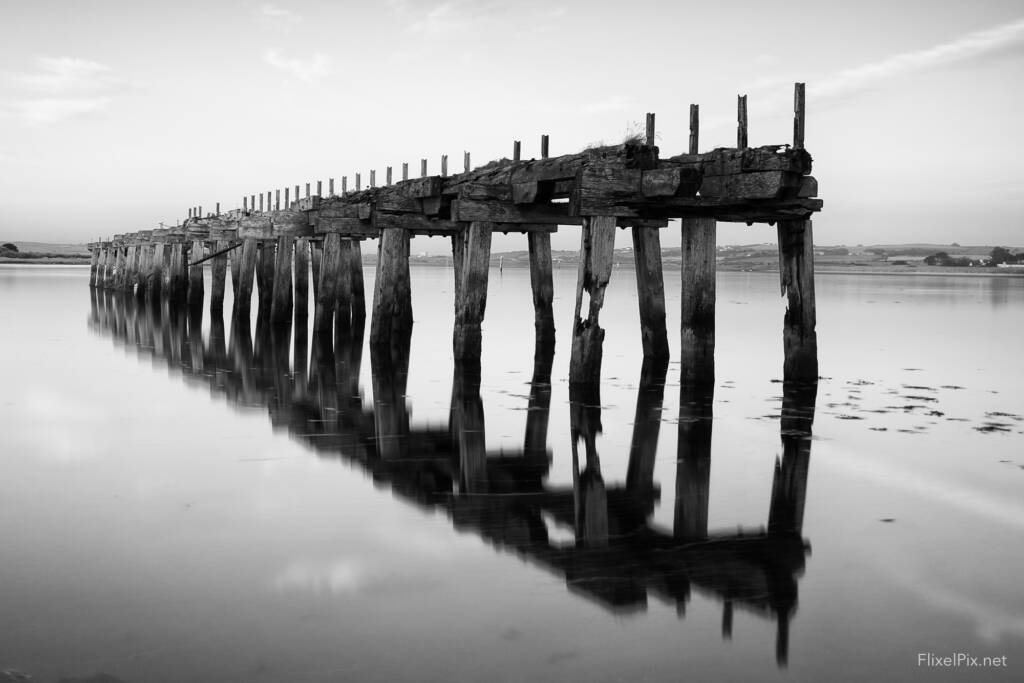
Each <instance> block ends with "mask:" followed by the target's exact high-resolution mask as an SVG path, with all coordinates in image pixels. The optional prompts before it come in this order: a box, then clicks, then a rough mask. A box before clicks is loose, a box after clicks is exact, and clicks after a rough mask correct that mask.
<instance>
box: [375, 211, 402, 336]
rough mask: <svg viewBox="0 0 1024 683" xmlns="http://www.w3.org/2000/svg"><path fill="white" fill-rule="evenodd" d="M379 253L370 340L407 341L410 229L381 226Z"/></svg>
mask: <svg viewBox="0 0 1024 683" xmlns="http://www.w3.org/2000/svg"><path fill="white" fill-rule="evenodd" d="M378 254H379V255H378V258H377V279H376V283H375V286H374V292H373V318H372V319H371V320H370V344H371V345H375V346H379V345H391V346H393V347H394V346H396V345H404V344H405V343H406V342H407V341H408V339H409V335H410V334H411V332H412V291H411V289H410V284H409V233H408V232H406V231H405V230H402V229H401V228H385V229H384V230H382V231H381V236H380V244H379V247H378Z"/></svg>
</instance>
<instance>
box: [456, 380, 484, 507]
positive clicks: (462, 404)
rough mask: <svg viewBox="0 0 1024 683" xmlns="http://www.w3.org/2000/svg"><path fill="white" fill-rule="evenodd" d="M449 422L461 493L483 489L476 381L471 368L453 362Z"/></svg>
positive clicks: (480, 408) (481, 424)
mask: <svg viewBox="0 0 1024 683" xmlns="http://www.w3.org/2000/svg"><path fill="white" fill-rule="evenodd" d="M452 424H453V426H454V428H455V434H456V437H457V440H458V453H459V479H460V484H461V488H462V491H463V492H464V493H486V492H487V444H486V438H485V436H486V435H485V431H484V404H483V401H482V400H481V399H480V380H479V375H478V374H477V372H476V370H475V369H474V368H472V367H471V368H468V369H466V368H465V367H464V366H462V365H461V364H460V363H458V362H456V363H455V379H454V381H453V387H452Z"/></svg>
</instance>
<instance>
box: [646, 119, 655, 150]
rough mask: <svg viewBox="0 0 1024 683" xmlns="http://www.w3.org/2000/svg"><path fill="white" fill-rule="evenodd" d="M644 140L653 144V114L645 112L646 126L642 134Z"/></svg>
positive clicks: (648, 143)
mask: <svg viewBox="0 0 1024 683" xmlns="http://www.w3.org/2000/svg"><path fill="white" fill-rule="evenodd" d="M644 142H645V143H646V144H647V145H650V146H653V145H654V114H653V113H648V114H647V127H646V131H645V135H644Z"/></svg>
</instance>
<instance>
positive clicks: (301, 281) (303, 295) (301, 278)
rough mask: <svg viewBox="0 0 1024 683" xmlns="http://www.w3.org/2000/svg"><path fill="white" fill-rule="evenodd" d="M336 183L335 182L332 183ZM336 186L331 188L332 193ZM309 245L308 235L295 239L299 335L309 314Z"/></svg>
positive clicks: (296, 330)
mask: <svg viewBox="0 0 1024 683" xmlns="http://www.w3.org/2000/svg"><path fill="white" fill-rule="evenodd" d="M331 184H332V185H333V184H334V183H333V182H332V183H331ZM333 193H334V188H333V187H332V188H331V194H333ZM309 245H310V240H309V238H308V237H299V238H298V239H296V240H295V320H296V323H295V324H296V328H295V332H296V335H298V325H299V324H300V322H299V321H301V325H302V328H303V330H305V328H306V316H307V315H308V314H309Z"/></svg>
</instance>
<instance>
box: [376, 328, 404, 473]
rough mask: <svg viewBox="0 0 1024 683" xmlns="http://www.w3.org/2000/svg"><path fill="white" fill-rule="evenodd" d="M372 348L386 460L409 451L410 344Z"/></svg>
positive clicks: (379, 451)
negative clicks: (407, 398)
mask: <svg viewBox="0 0 1024 683" xmlns="http://www.w3.org/2000/svg"><path fill="white" fill-rule="evenodd" d="M370 348H371V353H370V366H371V371H372V373H371V374H372V381H373V407H374V411H373V418H374V424H375V427H376V430H375V431H376V440H377V454H378V455H379V456H380V458H381V459H382V460H394V459H398V458H401V457H403V456H404V455H405V454H407V453H408V451H409V409H408V406H407V405H406V403H405V387H406V384H407V382H408V379H409V347H408V346H407V345H399V347H398V348H396V347H394V346H391V347H384V346H373V345H371V347H370Z"/></svg>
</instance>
